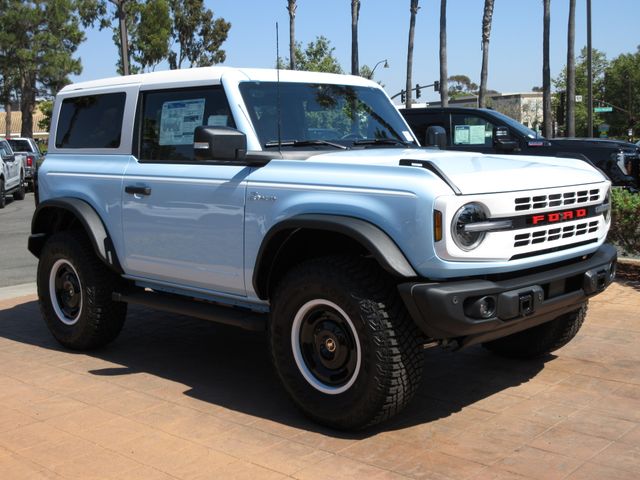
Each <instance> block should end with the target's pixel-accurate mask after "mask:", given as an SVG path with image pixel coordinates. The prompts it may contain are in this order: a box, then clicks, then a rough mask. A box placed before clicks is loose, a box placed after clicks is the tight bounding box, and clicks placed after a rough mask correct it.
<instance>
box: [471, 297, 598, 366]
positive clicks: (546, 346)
mask: <svg viewBox="0 0 640 480" xmlns="http://www.w3.org/2000/svg"><path fill="white" fill-rule="evenodd" d="M586 315H587V303H585V304H584V305H583V306H582V307H581V308H580V309H578V310H575V311H573V312H569V313H565V314H564V315H560V316H559V317H558V318H556V319H554V320H551V321H550V322H546V323H543V324H541V325H538V326H535V327H533V328H529V329H527V330H523V331H521V332H518V333H514V334H513V335H509V336H507V337H503V338H498V339H497V340H492V341H491V342H487V343H484V344H483V346H484V347H485V348H486V349H487V350H490V351H491V352H493V353H497V354H498V355H502V356H504V357H509V358H536V357H540V356H543V355H546V354H548V353H551V352H553V351H555V350H558V349H559V348H561V347H564V346H565V345H566V344H567V343H569V342H570V341H571V340H572V339H573V337H575V336H576V335H577V333H578V331H579V330H580V327H581V326H582V323H583V322H584V319H585V316H586Z"/></svg>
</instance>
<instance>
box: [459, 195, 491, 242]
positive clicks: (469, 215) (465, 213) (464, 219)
mask: <svg viewBox="0 0 640 480" xmlns="http://www.w3.org/2000/svg"><path fill="white" fill-rule="evenodd" d="M486 219H487V214H486V213H485V211H484V208H482V205H480V204H478V203H467V204H466V205H464V206H462V208H460V210H458V211H457V212H456V214H455V216H454V217H453V222H452V224H451V231H452V232H451V233H452V234H453V235H452V236H453V241H454V242H456V245H458V247H460V248H461V249H462V250H465V251H468V250H473V249H474V248H476V247H477V246H478V245H480V244H481V243H482V240H484V236H485V234H486V232H470V231H466V229H465V226H466V225H468V224H470V223H476V222H484V221H485V220H486Z"/></svg>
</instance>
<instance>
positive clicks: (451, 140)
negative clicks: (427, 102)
mask: <svg viewBox="0 0 640 480" xmlns="http://www.w3.org/2000/svg"><path fill="white" fill-rule="evenodd" d="M400 112H401V113H402V115H403V116H404V117H405V119H406V120H407V123H408V124H409V126H411V128H412V129H413V131H414V132H415V134H416V135H417V137H418V138H419V139H420V141H422V142H424V143H423V144H430V143H433V142H434V140H433V133H435V132H437V131H438V130H440V129H437V128H436V129H434V128H430V127H442V128H444V130H445V136H446V147H445V148H446V149H447V150H461V151H473V152H481V153H509V154H516V155H548V156H555V157H569V158H581V159H583V160H586V161H588V162H590V163H592V164H593V165H594V166H596V167H597V168H599V169H600V170H602V171H603V172H604V173H606V174H607V176H609V178H610V179H611V181H612V182H613V185H616V186H621V187H627V188H630V189H633V190H636V189H638V187H639V186H640V171H639V170H640V168H639V164H640V149H639V148H638V146H637V145H636V144H633V143H628V142H623V141H618V140H608V139H601V138H554V139H546V138H544V137H542V136H540V135H538V134H537V133H536V132H534V131H533V130H531V129H529V128H527V127H525V126H524V125H522V124H521V123H518V122H517V121H515V120H514V119H512V118H510V117H508V116H506V115H504V114H502V113H500V112H497V111H495V110H490V109H485V108H469V107H446V108H443V107H427V108H411V109H401V110H400ZM440 131H441V130H440ZM429 134H431V135H429ZM428 137H431V140H429V138H428ZM441 146H442V145H441Z"/></svg>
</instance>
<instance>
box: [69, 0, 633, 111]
mask: <svg viewBox="0 0 640 480" xmlns="http://www.w3.org/2000/svg"><path fill="white" fill-rule="evenodd" d="M205 3H206V4H207V6H208V7H209V8H211V9H212V10H213V11H214V13H215V15H216V16H222V17H224V18H225V19H226V20H227V21H229V22H231V24H232V27H231V30H230V32H229V37H228V39H227V41H226V42H225V44H224V49H225V50H226V52H227V60H226V62H225V63H224V64H225V65H229V66H244V67H266V68H270V67H272V66H273V65H274V64H275V56H276V54H275V23H276V22H279V24H280V54H281V56H287V52H288V48H289V47H288V38H289V30H288V28H289V17H288V14H287V10H286V3H287V2H286V0H215V1H214V0H206V1H205ZM350 4H351V2H350V1H349V0H298V10H297V16H296V37H297V40H298V41H301V42H303V43H304V44H306V43H307V42H309V41H312V40H314V39H315V38H316V36H318V35H324V36H325V37H327V38H329V40H330V41H331V43H332V45H333V46H334V47H335V55H336V56H337V58H338V60H339V61H340V64H341V65H342V67H343V68H344V69H345V70H349V69H350V55H351V17H350ZM483 4H484V1H483V0H448V8H447V11H448V52H449V55H448V67H449V75H454V74H464V75H467V76H469V77H471V79H472V80H473V81H475V82H477V83H479V78H480V64H481V58H482V54H481V48H480V47H481V43H480V31H481V23H482V9H483ZM495 4H496V5H495V11H494V16H493V29H492V33H491V46H490V53H489V62H490V63H489V80H488V84H489V88H492V89H495V90H498V91H501V92H516V91H530V90H531V88H532V87H533V86H534V85H541V84H542V80H541V78H542V74H541V71H542V0H495ZM576 4H577V7H576V52H579V51H580V49H581V48H582V47H583V46H585V45H586V6H585V4H586V2H585V0H577V1H576ZM568 5H569V0H551V75H552V77H555V76H557V75H558V73H559V72H560V70H561V69H562V68H563V66H564V64H565V63H566V48H567V19H568V9H569V7H568ZM420 6H421V9H420V11H419V13H418V15H417V19H416V36H415V46H414V72H413V83H416V82H419V83H420V84H428V83H432V82H433V80H435V79H436V78H438V76H439V70H438V69H439V67H438V38H439V37H438V35H439V33H438V28H439V26H438V25H439V15H440V0H420ZM592 16H593V46H594V48H597V49H599V50H602V51H604V52H605V53H606V54H607V57H608V58H609V59H611V58H613V57H615V56H617V55H619V54H620V53H627V52H634V51H635V50H636V47H637V46H638V45H639V44H640V1H639V0H592ZM408 31H409V0H362V7H361V11H360V23H359V41H360V63H361V64H367V65H369V66H373V65H374V64H375V63H377V62H378V61H379V60H383V59H388V61H389V67H390V68H388V69H383V68H382V65H381V66H380V67H378V69H377V70H376V75H375V76H376V80H379V81H381V82H382V83H383V84H384V85H385V88H386V90H387V92H388V93H389V94H390V95H393V94H395V93H397V92H398V91H399V90H400V89H401V88H403V87H404V82H405V75H406V58H407V39H408ZM86 36H87V40H86V41H85V42H84V43H83V44H82V45H81V47H80V48H79V50H78V55H79V56H80V57H81V58H82V62H83V65H84V71H83V73H82V74H81V75H79V76H77V77H74V78H73V80H74V81H79V80H91V79H96V78H101V77H107V76H113V75H115V74H116V71H115V62H116V57H117V52H116V48H115V46H114V45H113V43H112V40H111V32H110V31H102V32H100V31H98V30H91V29H90V30H88V31H87V32H86ZM164 68H167V67H166V66H162V65H161V66H160V67H159V69H164ZM435 99H436V95H435V94H434V93H433V92H432V91H431V92H428V93H426V94H423V97H422V98H421V100H426V101H429V100H435Z"/></svg>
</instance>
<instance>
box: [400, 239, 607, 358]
mask: <svg viewBox="0 0 640 480" xmlns="http://www.w3.org/2000/svg"><path fill="white" fill-rule="evenodd" d="M616 259H617V254H616V249H615V248H614V247H613V246H611V245H607V244H605V245H602V246H601V247H600V248H599V249H598V250H597V251H596V252H595V253H594V254H593V255H591V256H589V257H587V258H584V259H581V260H578V261H575V262H573V263H570V264H565V265H561V266H552V267H551V268H548V269H544V270H541V269H536V271H534V272H529V273H526V274H524V275H521V276H509V277H508V278H500V279H498V280H485V279H469V280H461V281H452V282H440V283H426V282H409V283H403V284H400V285H399V286H398V289H399V291H400V295H401V296H402V299H403V300H404V303H405V305H406V307H407V309H408V310H409V313H410V314H411V316H412V317H413V320H414V321H415V323H416V324H417V325H418V327H420V329H421V330H422V331H423V332H424V333H425V334H426V335H427V336H428V337H429V338H431V339H433V340H445V339H446V340H452V339H455V340H457V341H458V342H459V345H460V346H461V347H466V346H470V345H473V344H476V343H481V342H487V341H489V340H494V339H496V338H500V337H504V336H507V335H511V334H512V333H516V332H519V331H521V330H525V329H527V328H531V327H533V326H535V325H539V324H541V323H544V322H547V321H550V320H553V319H554V318H557V317H558V316H560V315H562V314H564V313H567V312H571V311H574V310H577V309H578V308H580V307H581V305H583V304H584V303H585V302H586V301H587V299H588V298H589V297H591V296H594V295H596V294H598V293H600V292H602V291H603V290H604V289H605V288H607V286H608V285H609V284H610V283H611V281H612V280H613V278H614V276H615V266H616ZM487 298H488V300H487V304H488V305H489V306H490V307H492V308H489V312H491V311H492V310H494V312H493V314H491V315H490V317H489V318H481V314H480V313H478V312H479V309H478V308H477V305H478V302H479V301H482V299H487ZM474 307H475V308H474ZM485 312H486V310H485Z"/></svg>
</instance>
